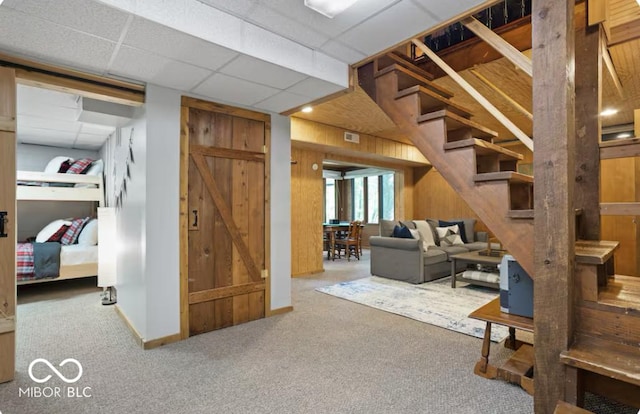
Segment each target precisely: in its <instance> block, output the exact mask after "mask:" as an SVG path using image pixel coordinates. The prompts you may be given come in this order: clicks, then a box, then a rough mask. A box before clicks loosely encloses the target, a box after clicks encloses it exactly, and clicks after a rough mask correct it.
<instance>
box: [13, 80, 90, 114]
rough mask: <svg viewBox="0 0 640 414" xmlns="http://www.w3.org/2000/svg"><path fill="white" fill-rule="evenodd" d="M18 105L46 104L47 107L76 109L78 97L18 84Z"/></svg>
mask: <svg viewBox="0 0 640 414" xmlns="http://www.w3.org/2000/svg"><path fill="white" fill-rule="evenodd" d="M17 97H18V105H20V104H23V105H25V106H28V105H34V104H38V103H40V104H46V105H47V106H61V107H66V108H74V109H75V108H77V107H78V101H77V99H78V96H77V95H72V94H70V93H65V92H59V91H55V90H53V89H45V88H38V87H35V86H27V85H22V84H18V88H17Z"/></svg>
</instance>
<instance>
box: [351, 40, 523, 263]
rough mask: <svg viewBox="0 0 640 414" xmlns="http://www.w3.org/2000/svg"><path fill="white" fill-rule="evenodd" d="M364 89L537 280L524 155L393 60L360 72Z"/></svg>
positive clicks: (427, 79)
mask: <svg viewBox="0 0 640 414" xmlns="http://www.w3.org/2000/svg"><path fill="white" fill-rule="evenodd" d="M358 77H359V83H360V86H362V88H363V89H364V90H365V91H366V92H367V94H368V95H369V96H370V97H371V98H372V99H373V100H374V101H375V102H376V103H377V104H378V105H379V106H380V107H381V108H382V110H383V111H384V112H385V113H386V114H387V115H388V116H389V117H390V118H391V120H393V121H394V122H395V123H396V125H398V127H399V128H400V129H401V130H402V131H403V133H404V134H405V135H406V136H407V137H408V138H409V139H410V140H411V141H412V142H413V144H414V145H415V146H416V147H417V148H418V149H419V150H420V151H421V152H422V153H423V154H424V156H425V157H427V159H428V160H429V161H430V162H431V164H432V165H433V166H434V167H435V168H436V169H437V170H438V171H439V172H440V174H441V175H442V176H443V177H444V178H445V180H447V181H448V183H449V184H450V185H451V186H452V187H453V188H454V190H455V191H456V192H457V193H458V194H459V195H460V196H461V197H462V198H463V199H464V200H465V201H466V202H467V204H469V206H472V208H473V209H474V211H475V212H476V214H477V215H478V217H479V218H480V220H482V222H483V223H485V224H486V225H487V227H488V228H489V229H491V232H492V233H493V234H494V235H495V236H496V237H497V238H498V239H499V240H500V241H501V242H502V243H503V245H504V246H506V247H507V248H508V250H509V252H510V253H511V254H512V255H513V256H514V257H515V258H516V260H517V261H518V262H519V263H520V264H521V265H522V267H523V268H524V269H525V270H526V271H527V272H528V273H529V274H533V254H532V252H533V221H532V220H522V219H520V217H519V215H520V214H519V213H518V212H519V211H525V210H532V209H533V177H531V176H527V175H523V174H520V173H518V172H516V169H517V162H518V161H519V160H521V159H522V158H523V157H522V155H521V154H518V153H516V152H513V151H510V150H508V149H505V148H502V147H500V146H498V145H495V144H493V139H494V138H495V137H496V135H497V133H496V132H495V131H492V130H490V129H489V128H486V127H485V126H483V125H480V124H478V123H477V122H474V121H472V120H471V113H470V111H469V110H468V109H466V108H464V107H463V106H461V105H459V104H456V103H454V102H453V101H451V99H450V98H451V97H452V96H453V94H452V93H451V92H450V91H448V90H446V89H444V88H442V87H441V86H438V85H436V84H435V83H433V82H431V75H430V74H428V73H426V72H424V71H422V70H421V69H419V68H417V67H415V66H413V65H412V64H411V63H410V62H408V61H407V60H406V59H404V58H402V57H401V56H400V55H398V54H397V53H391V54H388V55H386V56H383V57H382V58H379V59H377V60H376V61H374V62H371V63H369V64H367V65H365V66H362V67H360V68H359V69H358Z"/></svg>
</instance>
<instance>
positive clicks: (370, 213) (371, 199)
mask: <svg viewBox="0 0 640 414" xmlns="http://www.w3.org/2000/svg"><path fill="white" fill-rule="evenodd" d="M378 184H379V179H378V177H377V176H374V177H367V223H377V222H378V207H379V204H380V203H379V200H380V198H379V192H378Z"/></svg>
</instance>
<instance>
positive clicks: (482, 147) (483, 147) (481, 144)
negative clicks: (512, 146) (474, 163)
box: [444, 138, 524, 160]
mask: <svg viewBox="0 0 640 414" xmlns="http://www.w3.org/2000/svg"><path fill="white" fill-rule="evenodd" d="M467 147H476V154H478V155H491V154H495V153H500V154H502V155H504V156H505V157H509V158H513V159H516V160H521V159H523V158H524V156H523V155H522V154H519V153H517V152H515V151H511V150H509V149H506V148H504V147H501V146H500V145H497V144H494V143H491V142H488V141H485V140H482V139H477V138H469V139H461V140H459V141H453V142H446V143H445V144H444V149H445V150H453V149H458V148H467Z"/></svg>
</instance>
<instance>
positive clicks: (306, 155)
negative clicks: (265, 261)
mask: <svg viewBox="0 0 640 414" xmlns="http://www.w3.org/2000/svg"><path fill="white" fill-rule="evenodd" d="M323 158H324V156H323V154H322V153H320V152H317V151H310V150H306V149H300V148H291V159H292V160H295V161H296V163H295V164H292V165H291V250H292V251H291V275H292V276H301V275H307V274H311V273H318V272H322V271H323V267H322V260H323V259H322V204H323V195H324V188H323V186H322V160H323ZM314 164H316V165H317V166H318V168H317V169H316V170H314V169H313V165H314ZM273 231H278V229H273Z"/></svg>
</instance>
